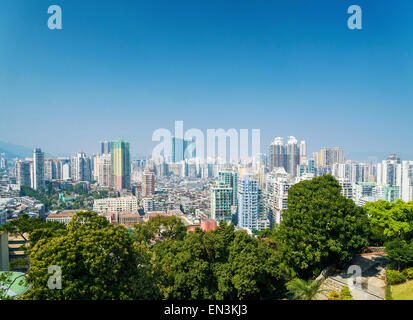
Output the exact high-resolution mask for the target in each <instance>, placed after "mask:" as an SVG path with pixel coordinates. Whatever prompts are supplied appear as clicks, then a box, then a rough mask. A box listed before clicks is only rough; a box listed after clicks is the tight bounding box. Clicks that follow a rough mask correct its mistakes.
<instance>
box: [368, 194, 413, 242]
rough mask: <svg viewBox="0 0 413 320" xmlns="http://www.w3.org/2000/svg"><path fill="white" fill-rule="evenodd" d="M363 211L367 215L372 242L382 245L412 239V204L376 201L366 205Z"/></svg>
mask: <svg viewBox="0 0 413 320" xmlns="http://www.w3.org/2000/svg"><path fill="white" fill-rule="evenodd" d="M364 209H365V210H366V212H367V214H368V215H369V222H370V226H371V230H372V239H371V240H372V242H376V243H377V244H384V243H385V242H386V241H390V240H393V239H396V238H399V239H403V240H411V239H412V238H413V202H403V201H402V200H400V199H398V200H397V201H396V202H395V203H390V202H388V201H384V200H378V201H376V202H368V203H366V204H365V205H364Z"/></svg>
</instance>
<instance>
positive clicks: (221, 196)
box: [211, 182, 233, 222]
mask: <svg viewBox="0 0 413 320" xmlns="http://www.w3.org/2000/svg"><path fill="white" fill-rule="evenodd" d="M232 199H233V190H232V188H231V187H230V186H229V185H227V184H225V183H223V182H219V183H217V184H216V185H214V186H212V187H211V218H212V219H215V220H216V221H218V222H219V221H231V220H232V210H231V208H232V204H233V200H232Z"/></svg>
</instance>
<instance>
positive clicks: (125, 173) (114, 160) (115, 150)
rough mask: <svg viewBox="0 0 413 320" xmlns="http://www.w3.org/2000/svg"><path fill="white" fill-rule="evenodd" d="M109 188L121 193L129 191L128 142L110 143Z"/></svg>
mask: <svg viewBox="0 0 413 320" xmlns="http://www.w3.org/2000/svg"><path fill="white" fill-rule="evenodd" d="M110 154H111V187H112V188H114V189H116V190H118V191H121V190H122V189H130V155H129V142H127V141H124V140H123V139H119V140H116V141H112V142H111V143H110Z"/></svg>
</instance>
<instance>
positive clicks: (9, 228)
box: [0, 214, 43, 241]
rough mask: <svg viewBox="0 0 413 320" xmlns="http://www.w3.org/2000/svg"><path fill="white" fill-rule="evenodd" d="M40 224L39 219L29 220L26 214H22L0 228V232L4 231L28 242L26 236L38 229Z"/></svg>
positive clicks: (40, 220)
mask: <svg viewBox="0 0 413 320" xmlns="http://www.w3.org/2000/svg"><path fill="white" fill-rule="evenodd" d="M42 224H43V222H42V219H41V218H30V217H29V216H28V215H27V214H23V215H22V216H20V217H19V218H17V219H13V220H11V221H9V222H8V223H5V224H3V225H2V226H0V231H6V232H8V233H10V234H11V235H13V236H20V237H22V238H23V239H24V240H25V241H28V240H29V239H28V238H27V236H28V234H30V233H31V232H33V231H34V230H36V229H38V228H40V226H41V225H42Z"/></svg>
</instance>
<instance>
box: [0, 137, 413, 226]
mask: <svg viewBox="0 0 413 320" xmlns="http://www.w3.org/2000/svg"><path fill="white" fill-rule="evenodd" d="M170 142H171V143H170V146H169V148H170V150H169V152H168V153H167V154H168V157H167V158H163V159H150V158H148V159H140V160H131V158H130V150H129V143H128V142H126V141H124V140H123V139H119V140H116V141H104V142H102V143H101V145H100V152H99V153H98V154H94V155H91V156H88V155H86V154H85V153H84V152H79V153H78V154H77V155H75V156H72V157H69V158H58V159H49V158H46V157H45V155H44V153H43V152H42V151H41V149H39V148H36V149H35V150H34V152H33V158H30V159H28V158H26V159H16V161H15V162H14V167H13V174H12V175H11V177H9V181H8V182H9V183H5V182H4V181H6V180H7V179H6V178H4V175H3V176H2V174H1V173H2V172H3V173H4V172H5V170H6V171H7V168H8V167H11V166H10V165H8V161H7V159H6V157H5V155H4V154H2V155H1V157H0V167H1V168H2V169H0V192H6V193H7V194H12V192H13V190H14V189H16V190H18V187H19V186H30V187H32V188H33V189H35V190H40V189H44V188H46V187H47V186H48V185H50V184H51V185H52V186H53V187H56V185H57V188H60V189H62V190H65V189H67V186H68V185H70V184H76V183H82V184H85V185H86V186H87V187H89V186H91V187H93V188H95V189H96V188H99V189H107V190H114V191H116V192H117V193H116V194H115V195H113V194H112V196H111V197H109V198H104V199H95V200H94V204H93V210H94V211H96V212H98V213H99V214H101V215H104V216H106V217H107V218H108V219H109V220H110V221H111V222H112V223H116V224H123V225H133V224H134V223H138V222H141V221H144V220H145V217H148V214H154V213H159V214H168V212H169V213H171V212H175V213H176V215H178V216H183V217H184V219H186V220H185V221H187V222H188V221H198V220H199V221H201V220H202V221H207V220H208V221H215V222H217V223H219V222H220V221H226V222H233V223H234V224H235V225H236V226H237V227H239V228H243V229H246V230H248V231H250V232H253V231H254V230H256V231H257V230H258V231H259V230H263V229H266V228H269V227H271V226H272V225H274V224H278V223H280V222H281V220H282V214H283V211H284V210H285V209H287V208H288V190H289V188H290V187H291V186H293V185H294V184H296V183H298V182H300V181H303V180H309V179H312V178H313V177H317V176H320V175H323V174H331V175H333V176H334V177H336V178H337V180H338V182H339V184H340V186H341V187H342V194H343V195H344V196H345V197H347V198H349V199H352V200H353V201H354V202H355V203H356V204H357V205H360V206H361V205H363V204H365V203H366V202H368V201H376V200H379V199H383V200H387V201H390V202H394V201H396V199H402V200H404V201H412V200H413V161H408V160H401V159H400V158H399V157H397V156H396V155H390V156H389V157H388V158H387V159H385V160H383V161H381V162H379V163H377V162H374V161H367V162H359V161H353V160H348V159H346V158H345V156H344V151H343V149H341V148H340V147H325V148H322V149H321V150H320V151H318V152H314V153H313V154H312V155H309V154H308V152H307V143H306V142H305V141H301V142H298V140H297V139H296V138H295V137H293V136H290V137H288V139H287V140H286V142H285V141H284V139H283V138H281V137H277V138H275V139H274V140H273V141H272V142H271V143H270V145H269V149H268V155H264V154H258V155H254V157H252V158H251V159H242V160H232V161H226V162H222V161H218V160H220V159H208V161H206V160H205V159H198V158H197V157H196V156H197V150H196V144H195V141H194V140H193V139H179V138H176V137H172V138H171V141H170ZM221 160H222V159H221ZM9 163H10V162H9ZM5 179H6V180H5ZM2 181H3V182H2ZM13 186H14V187H13ZM7 188H8V189H7ZM2 197H3V198H5V196H4V195H2ZM68 197H69V198H70V197H72V196H69V195H67V194H66V195H64V194H62V195H61V196H59V199H61V200H62V201H65V200H67V199H68ZM11 198H13V197H11ZM70 199H71V198H70ZM30 208H31V210H30V211H32V212H34V213H36V212H38V211H39V210H36V208H32V207H30ZM17 210H19V209H17ZM25 210H26V209H23V211H25ZM26 211H29V210H26ZM8 213H9V215H6V216H5V214H4V209H3V211H2V210H1V208H0V223H2V221H3V222H4V220H5V219H7V217H9V218H10V209H9V211H8ZM60 214H61V213H60ZM57 215H59V213H58V212H57V213H52V215H51V216H50V218H49V220H50V219H57V220H59V219H60V218H61V219H63V220H64V221H67V220H68V219H69V217H70V216H71V215H72V213H71V212H65V215H66V216H65V217H63V216H61V217H60V218H59V217H57ZM200 224H201V222H200Z"/></svg>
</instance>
